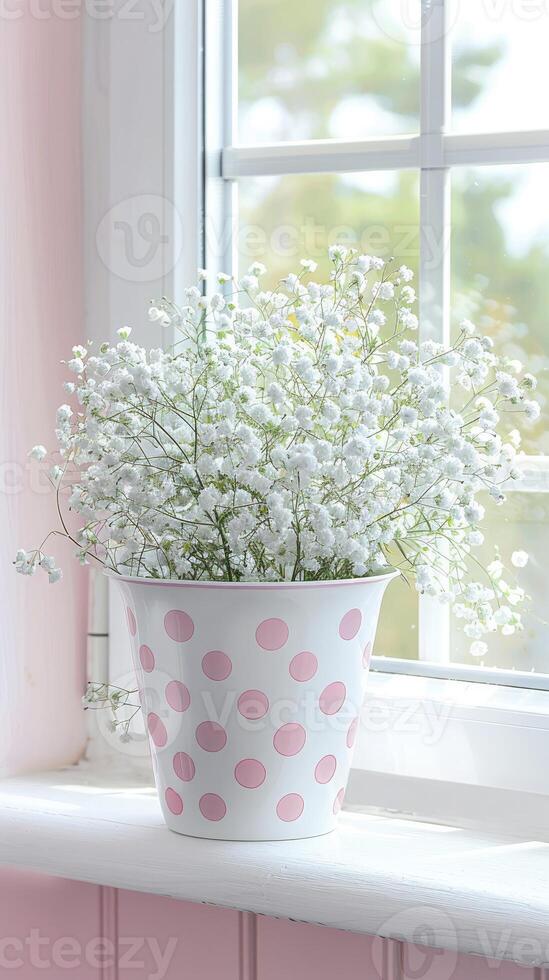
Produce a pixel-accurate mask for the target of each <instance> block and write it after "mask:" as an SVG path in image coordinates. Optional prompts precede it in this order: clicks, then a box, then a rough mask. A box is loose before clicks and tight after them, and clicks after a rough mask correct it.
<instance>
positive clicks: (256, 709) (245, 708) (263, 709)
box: [237, 691, 269, 721]
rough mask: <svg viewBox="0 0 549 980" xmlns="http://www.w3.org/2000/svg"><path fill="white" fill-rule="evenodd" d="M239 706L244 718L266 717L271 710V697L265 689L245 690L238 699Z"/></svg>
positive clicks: (251, 719) (250, 719) (252, 719)
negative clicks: (264, 691)
mask: <svg viewBox="0 0 549 980" xmlns="http://www.w3.org/2000/svg"><path fill="white" fill-rule="evenodd" d="M237 706H238V711H239V713H240V714H241V715H242V717H243V718H247V719H248V720H249V721H254V720H255V719H257V718H264V717H265V715H266V714H267V712H268V710H269V699H268V697H267V695H266V694H263V691H244V693H243V694H241V695H240V697H239V699H238V705H237Z"/></svg>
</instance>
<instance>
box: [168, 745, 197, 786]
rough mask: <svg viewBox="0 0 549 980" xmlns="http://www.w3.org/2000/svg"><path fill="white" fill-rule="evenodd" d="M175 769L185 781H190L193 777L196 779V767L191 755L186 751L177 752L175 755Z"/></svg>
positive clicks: (176, 773)
mask: <svg viewBox="0 0 549 980" xmlns="http://www.w3.org/2000/svg"><path fill="white" fill-rule="evenodd" d="M173 771H174V772H175V775H176V776H177V777H178V778H179V779H181V780H183V782H184V783H190V781H191V779H194V776H195V773H196V767H195V764H194V762H193V760H192V759H191V757H190V755H187V753H186V752H176V754H175V755H174V757H173Z"/></svg>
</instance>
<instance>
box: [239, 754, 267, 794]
mask: <svg viewBox="0 0 549 980" xmlns="http://www.w3.org/2000/svg"><path fill="white" fill-rule="evenodd" d="M266 777H267V772H266V770H265V766H264V765H263V764H262V763H261V762H258V760H257V759H242V761H241V762H238V763H237V764H236V766H235V770H234V778H235V779H236V781H237V783H240V785H241V786H244V787H245V789H257V787H258V786H261V784H262V783H264V782H265V779H266Z"/></svg>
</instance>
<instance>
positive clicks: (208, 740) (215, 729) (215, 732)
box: [196, 721, 227, 752]
mask: <svg viewBox="0 0 549 980" xmlns="http://www.w3.org/2000/svg"><path fill="white" fill-rule="evenodd" d="M196 741H197V742H198V744H199V746H200V748H201V749H204V751H205V752H220V751H221V749H224V748H225V746H226V744H227V733H226V731H225V729H224V728H222V726H221V725H218V724H217V722H216V721H203V722H202V723H201V724H200V725H199V726H198V728H197V729H196Z"/></svg>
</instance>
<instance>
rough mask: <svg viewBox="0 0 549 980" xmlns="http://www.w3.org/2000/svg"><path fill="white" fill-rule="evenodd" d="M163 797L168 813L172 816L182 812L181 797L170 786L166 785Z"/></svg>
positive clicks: (177, 815)
mask: <svg viewBox="0 0 549 980" xmlns="http://www.w3.org/2000/svg"><path fill="white" fill-rule="evenodd" d="M164 799H165V800H166V806H167V807H168V810H169V811H170V813H173V814H174V816H176V817H179V816H180V815H181V814H182V813H183V800H182V799H181V797H180V795H179V793H176V791H175V790H174V789H172V788H171V786H168V788H167V790H166V793H165V796H164Z"/></svg>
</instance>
